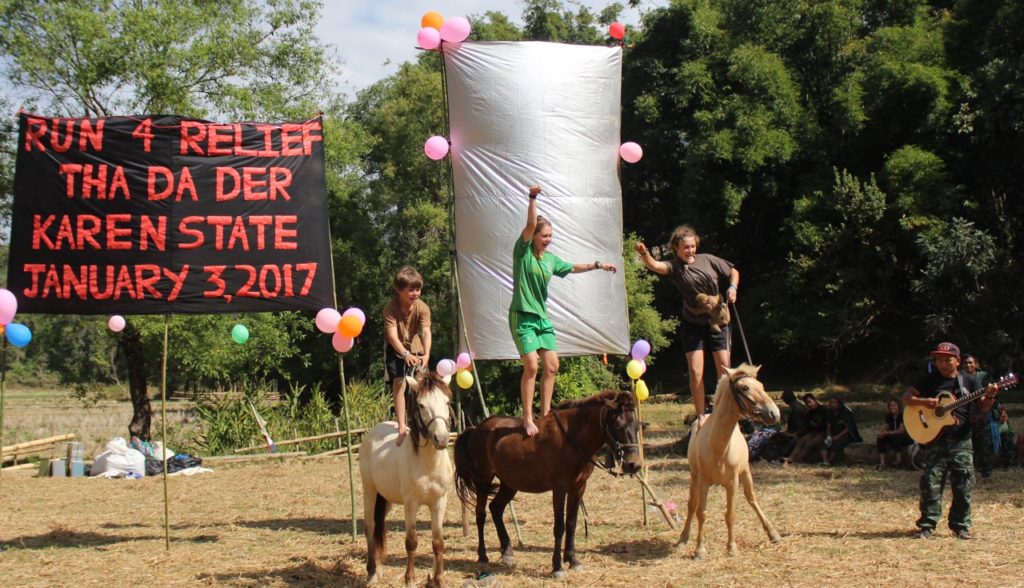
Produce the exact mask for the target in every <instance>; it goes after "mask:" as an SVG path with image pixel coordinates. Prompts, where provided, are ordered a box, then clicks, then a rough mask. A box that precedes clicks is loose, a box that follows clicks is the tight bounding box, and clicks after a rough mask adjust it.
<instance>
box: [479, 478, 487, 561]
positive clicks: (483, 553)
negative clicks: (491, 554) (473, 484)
mask: <svg viewBox="0 0 1024 588" xmlns="http://www.w3.org/2000/svg"><path fill="white" fill-rule="evenodd" d="M486 524H487V488H486V487H484V488H481V489H480V490H477V493H476V540H477V544H476V563H477V564H479V565H478V567H479V568H480V571H484V567H485V566H486V565H487V561H488V560H487V544H486V543H484V525H486Z"/></svg>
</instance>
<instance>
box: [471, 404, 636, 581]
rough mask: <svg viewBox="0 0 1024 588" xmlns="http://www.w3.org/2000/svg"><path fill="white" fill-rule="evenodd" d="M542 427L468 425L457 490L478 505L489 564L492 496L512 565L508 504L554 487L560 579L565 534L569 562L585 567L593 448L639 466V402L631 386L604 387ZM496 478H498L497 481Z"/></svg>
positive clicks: (628, 467) (500, 420)
mask: <svg viewBox="0 0 1024 588" xmlns="http://www.w3.org/2000/svg"><path fill="white" fill-rule="evenodd" d="M537 426H538V428H539V429H540V431H539V432H538V433H537V434H536V435H534V436H533V437H527V436H526V430H525V429H524V428H523V421H522V420H521V419H518V418H513V417H507V416H493V417H490V418H489V419H486V420H485V421H484V422H482V423H480V424H479V425H478V426H476V427H471V428H469V429H466V431H465V432H463V433H462V434H461V435H459V438H458V440H457V441H456V442H455V484H456V491H457V492H458V494H459V498H460V499H461V500H462V502H463V504H475V505H476V530H477V539H478V546H477V555H478V559H477V562H478V563H479V564H480V566H481V567H483V566H484V565H485V564H486V563H487V549H486V547H484V523H485V522H486V519H487V514H486V512H485V508H486V506H487V498H488V497H489V496H493V497H494V499H493V500H492V501H491V517H492V518H493V519H494V526H495V527H496V528H497V530H498V540H499V542H500V544H501V559H502V561H504V562H506V563H512V562H513V561H514V559H513V554H512V546H511V544H510V541H509V536H508V531H507V530H506V529H505V522H504V520H503V516H504V513H505V507H506V506H507V505H508V503H509V502H510V501H511V500H512V498H513V497H514V496H515V495H516V493H517V492H520V491H522V492H530V493H541V492H547V491H549V490H550V491H551V492H552V495H551V500H552V504H553V506H554V511H555V529H554V531H555V547H554V553H553V554H552V556H551V564H552V567H553V569H552V574H553V575H554V576H555V577H556V578H561V577H563V576H564V575H565V572H564V571H563V569H562V561H563V558H562V536H563V534H567V536H566V538H565V559H564V561H565V563H567V564H569V566H570V567H572V568H579V567H581V564H580V562H579V560H577V559H576V541H575V537H576V519H577V516H578V514H579V505H580V501H581V500H582V499H583V493H584V492H585V491H586V489H587V479H588V478H589V477H590V474H591V472H593V471H594V463H593V458H594V454H595V453H596V452H597V450H598V449H600V448H601V446H602V445H604V444H608V449H609V450H610V451H611V453H612V455H613V456H615V459H616V461H618V462H620V463H622V469H623V471H625V472H626V473H634V472H636V471H637V470H638V469H639V468H640V463H641V461H640V455H639V451H638V446H637V443H636V437H637V428H638V427H639V423H638V422H637V420H636V401H635V400H634V399H633V395H632V394H630V393H628V392H614V391H605V392H602V393H600V394H597V395H594V396H591V397H590V398H586V399H583V400H576V401H570V402H565V403H563V404H561V405H560V406H559V407H558V408H557V409H556V410H554V411H552V412H551V414H548V415H547V416H545V417H543V418H541V419H540V420H539V421H537ZM495 476H497V478H498V483H497V484H494V483H493V481H494V478H495ZM567 507H568V509H567ZM567 510H568V512H567Z"/></svg>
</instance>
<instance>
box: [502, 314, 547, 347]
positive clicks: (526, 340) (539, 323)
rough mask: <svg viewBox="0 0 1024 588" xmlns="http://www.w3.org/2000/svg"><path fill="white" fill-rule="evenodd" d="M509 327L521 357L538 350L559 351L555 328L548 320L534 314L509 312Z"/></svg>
mask: <svg viewBox="0 0 1024 588" xmlns="http://www.w3.org/2000/svg"><path fill="white" fill-rule="evenodd" d="M508 327H509V329H510V330H511V331H512V340H513V341H515V342H516V349H517V350H518V351H519V355H520V356H523V355H526V354H528V353H531V352H534V351H537V350H538V349H550V350H551V351H557V350H558V342H557V341H556V340H555V326H554V325H552V324H551V321H549V320H548V319H546V318H541V317H540V316H538V315H536V314H533V313H532V312H519V311H518V310H510V311H508Z"/></svg>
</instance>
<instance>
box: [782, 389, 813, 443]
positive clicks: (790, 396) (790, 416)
mask: <svg viewBox="0 0 1024 588" xmlns="http://www.w3.org/2000/svg"><path fill="white" fill-rule="evenodd" d="M782 401H783V402H785V403H786V406H788V407H789V410H788V411H787V412H786V433H788V434H789V435H791V436H793V437H795V438H798V439H799V438H800V437H802V436H804V435H806V434H807V428H808V427H807V406H806V405H805V404H804V403H802V402H800V401H799V400H797V398H796V394H794V393H793V391H792V390H789V389H786V390H784V391H783V392H782Z"/></svg>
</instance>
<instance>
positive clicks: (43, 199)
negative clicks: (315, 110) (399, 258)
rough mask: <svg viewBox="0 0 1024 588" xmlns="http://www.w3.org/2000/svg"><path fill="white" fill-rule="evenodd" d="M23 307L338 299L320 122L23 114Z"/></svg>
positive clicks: (209, 309)
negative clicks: (332, 282)
mask: <svg viewBox="0 0 1024 588" xmlns="http://www.w3.org/2000/svg"><path fill="white" fill-rule="evenodd" d="M18 137H19V138H18V155H17V164H16V168H15V180H14V216H13V219H12V227H11V248H10V264H9V269H8V278H7V284H8V286H7V287H8V289H9V290H11V291H12V292H13V293H14V294H15V296H17V298H18V310H19V311H21V312H29V313H49V314H112V313H120V314H163V313H193V314H194V313H223V312H254V311H277V310H300V309H312V310H318V309H320V308H324V307H328V306H331V307H333V306H334V303H333V295H332V284H331V279H332V276H331V260H330V243H329V231H328V225H327V221H328V217H327V201H326V185H325V180H324V152H323V124H322V121H321V119H320V118H316V119H312V120H308V121H305V122H298V123H283V124H278V123H275V124H259V123H235V124H221V123H211V122H206V121H202V120H196V119H189V118H183V117H177V116H152V117H140V118H128V117H110V118H48V117H42V116H37V115H33V114H27V113H22V114H21V115H20V131H19V135H18Z"/></svg>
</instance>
